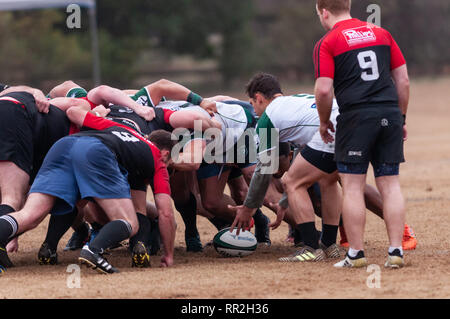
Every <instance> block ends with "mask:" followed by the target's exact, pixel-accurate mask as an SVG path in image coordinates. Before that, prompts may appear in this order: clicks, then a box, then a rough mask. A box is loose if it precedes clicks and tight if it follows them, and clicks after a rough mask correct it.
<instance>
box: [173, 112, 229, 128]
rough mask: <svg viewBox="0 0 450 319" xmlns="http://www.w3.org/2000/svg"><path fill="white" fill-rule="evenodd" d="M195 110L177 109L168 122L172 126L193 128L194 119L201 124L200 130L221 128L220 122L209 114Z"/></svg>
mask: <svg viewBox="0 0 450 319" xmlns="http://www.w3.org/2000/svg"><path fill="white" fill-rule="evenodd" d="M200 112H201V111H199V112H196V111H177V112H174V113H173V114H172V115H171V116H170V118H169V123H170V125H171V126H172V127H173V128H179V127H181V128H187V129H195V128H196V127H195V123H196V121H197V122H198V123H199V124H200V125H201V131H205V130H207V129H210V128H218V129H219V130H220V129H222V126H221V124H220V123H219V122H218V121H217V120H215V119H214V118H211V117H210V116H208V115H206V114H203V113H200Z"/></svg>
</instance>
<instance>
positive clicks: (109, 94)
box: [87, 85, 155, 121]
mask: <svg viewBox="0 0 450 319" xmlns="http://www.w3.org/2000/svg"><path fill="white" fill-rule="evenodd" d="M87 98H88V99H89V100H90V101H92V102H93V103H94V104H103V105H104V106H105V107H108V105H109V104H110V103H111V104H117V105H121V106H126V107H128V108H130V109H132V110H133V111H134V112H136V114H138V115H139V116H141V117H143V118H145V119H146V120H147V121H151V120H152V119H153V118H154V117H155V112H154V110H153V109H152V108H149V107H145V106H142V105H140V104H138V103H136V102H135V101H134V100H133V99H132V98H130V97H129V96H128V95H127V94H126V93H125V92H123V91H121V90H119V89H116V88H113V87H110V86H107V85H100V86H98V87H96V88H94V89H92V90H90V91H89V92H88V95H87Z"/></svg>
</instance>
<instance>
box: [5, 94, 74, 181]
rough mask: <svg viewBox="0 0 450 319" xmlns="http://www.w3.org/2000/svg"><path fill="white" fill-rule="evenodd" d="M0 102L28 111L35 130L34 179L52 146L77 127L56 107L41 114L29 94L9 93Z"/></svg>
mask: <svg viewBox="0 0 450 319" xmlns="http://www.w3.org/2000/svg"><path fill="white" fill-rule="evenodd" d="M0 100H2V101H9V102H11V103H14V104H16V105H17V107H20V108H22V109H24V110H25V111H26V114H27V117H28V123H29V125H30V126H31V127H32V128H33V142H32V143H33V145H30V147H32V149H33V169H32V172H31V175H30V176H31V179H33V178H34V176H35V175H36V173H37V172H38V170H39V168H40V167H41V165H42V162H43V160H44V158H45V155H47V152H48V151H49V149H50V148H51V147H52V145H53V144H54V143H55V142H56V141H57V140H59V139H60V138H62V137H64V136H67V135H69V132H70V131H71V130H72V131H73V130H74V128H75V126H74V125H73V124H72V123H71V122H70V121H69V119H68V118H67V116H66V112H64V111H62V110H60V109H59V108H57V107H56V106H54V105H50V108H49V111H48V113H41V112H39V111H38V109H37V107H36V101H35V99H34V97H33V95H32V94H30V93H28V92H11V93H7V94H5V95H2V96H1V97H0ZM17 129H18V130H20V129H21V128H20V127H17Z"/></svg>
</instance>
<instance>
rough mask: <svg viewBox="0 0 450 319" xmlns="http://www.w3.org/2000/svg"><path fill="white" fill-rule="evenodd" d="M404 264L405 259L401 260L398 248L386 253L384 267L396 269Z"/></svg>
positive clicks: (401, 256)
mask: <svg viewBox="0 0 450 319" xmlns="http://www.w3.org/2000/svg"><path fill="white" fill-rule="evenodd" d="M404 265H405V261H404V260H403V255H402V254H401V253H400V250H398V249H395V250H394V251H393V252H392V253H390V254H389V255H388V259H387V260H386V263H385V264H384V267H386V268H392V269H398V268H402V267H403V266H404Z"/></svg>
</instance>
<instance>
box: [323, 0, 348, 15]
mask: <svg viewBox="0 0 450 319" xmlns="http://www.w3.org/2000/svg"><path fill="white" fill-rule="evenodd" d="M351 6H352V1H351V0H317V8H318V9H319V10H323V9H326V10H328V11H330V12H331V13H332V14H334V15H336V14H339V13H343V12H349V11H350V7H351Z"/></svg>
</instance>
